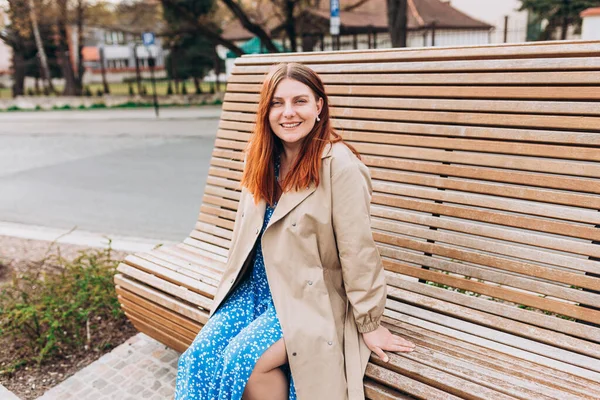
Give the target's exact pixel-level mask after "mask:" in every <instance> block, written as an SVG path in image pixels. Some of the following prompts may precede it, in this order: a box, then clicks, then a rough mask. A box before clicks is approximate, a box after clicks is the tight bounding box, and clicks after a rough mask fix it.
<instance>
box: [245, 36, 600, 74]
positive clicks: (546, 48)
mask: <svg viewBox="0 0 600 400" xmlns="http://www.w3.org/2000/svg"><path fill="white" fill-rule="evenodd" d="M598 47H600V45H599V44H598V41H589V42H580V41H571V42H568V41H564V42H562V43H560V44H558V42H555V43H550V42H547V43H544V44H541V45H540V44H537V43H536V44H534V43H531V42H529V43H525V42H524V43H519V44H514V43H511V44H509V45H498V44H493V45H478V46H448V47H445V46H444V47H431V48H426V49H423V48H405V49H400V50H399V49H397V48H394V49H369V50H368V51H366V50H359V51H357V50H345V51H344V50H342V51H327V52H312V53H287V54H286V53H277V54H264V55H245V56H242V57H239V58H237V59H236V60H235V67H236V68H237V67H241V66H249V65H261V64H262V65H265V64H268V65H270V64H277V63H281V62H300V63H303V64H306V65H309V66H310V65H312V64H317V63H318V64H324V63H331V64H334V63H335V64H338V63H355V62H365V61H369V62H372V63H380V62H388V61H414V60H427V61H437V60H440V61H442V60H470V59H477V60H487V59H506V58H516V59H523V58H545V59H549V58H563V57H590V56H597V55H598V54H599V49H598ZM458 49H460V50H458Z"/></svg>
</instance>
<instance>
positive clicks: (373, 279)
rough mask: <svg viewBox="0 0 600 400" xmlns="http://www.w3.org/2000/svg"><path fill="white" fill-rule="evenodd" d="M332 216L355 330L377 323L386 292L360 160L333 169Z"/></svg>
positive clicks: (366, 178) (367, 182)
mask: <svg viewBox="0 0 600 400" xmlns="http://www.w3.org/2000/svg"><path fill="white" fill-rule="evenodd" d="M331 186H332V219H333V229H334V233H335V238H336V243H337V248H338V254H339V259H340V263H341V267H342V275H343V279H344V287H345V290H346V295H347V296H348V300H349V301H350V304H351V305H352V309H353V313H354V318H355V320H356V325H357V327H358V331H359V332H361V333H366V332H371V331H373V330H375V329H377V327H378V326H379V321H380V319H381V316H382V315H383V311H384V309H385V301H386V295H387V289H386V283H385V275H384V270H383V265H382V262H381V257H380V255H379V251H378V250H377V247H376V245H375V241H374V240H373V234H372V233H371V214H370V203H371V194H372V186H371V176H370V174H369V170H368V168H367V167H366V166H365V165H364V164H363V163H362V162H360V161H358V160H356V162H352V163H349V164H348V165H343V166H342V167H341V168H340V169H339V170H337V171H332V178H331Z"/></svg>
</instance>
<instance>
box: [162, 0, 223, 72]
mask: <svg viewBox="0 0 600 400" xmlns="http://www.w3.org/2000/svg"><path fill="white" fill-rule="evenodd" d="M181 10H184V11H185V12H186V13H188V14H190V15H193V16H194V17H195V18H198V19H202V20H204V21H205V24H206V25H207V26H210V28H211V29H212V30H213V31H216V32H220V30H219V28H218V27H217V26H216V25H215V24H214V23H213V22H211V20H210V16H211V13H212V12H213V11H214V10H215V0H172V1H170V2H168V3H166V4H165V6H164V7H163V15H164V19H165V22H166V23H167V26H168V29H169V31H172V32H181V31H182V29H184V28H185V27H186V23H185V21H182V19H181V16H180V14H181ZM165 39H166V42H167V45H168V46H169V48H170V51H169V55H168V56H167V57H166V60H165V61H166V66H167V74H168V76H169V78H171V79H177V80H180V79H189V78H192V77H198V78H203V77H204V76H206V74H207V73H208V71H210V70H211V69H212V68H213V67H214V65H215V62H214V60H215V58H216V57H215V46H214V43H211V42H210V41H209V40H208V39H207V38H206V37H204V36H202V35H198V34H195V33H175V34H172V35H169V36H167V37H166V38H165ZM221 63H222V65H223V66H224V61H222V60H221Z"/></svg>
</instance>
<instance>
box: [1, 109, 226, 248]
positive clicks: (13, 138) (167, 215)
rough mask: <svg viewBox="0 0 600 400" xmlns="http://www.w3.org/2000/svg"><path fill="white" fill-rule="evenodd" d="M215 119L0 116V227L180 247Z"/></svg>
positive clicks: (191, 112)
mask: <svg viewBox="0 0 600 400" xmlns="http://www.w3.org/2000/svg"><path fill="white" fill-rule="evenodd" d="M220 113H221V110H220V108H219V107H198V108H170V109H163V110H161V118H160V119H156V118H155V117H154V111H153V110H152V109H136V110H93V111H92V110H89V111H74V110H69V111H48V112H5V113H0V222H12V223H20V224H29V225H37V226H44V227H50V228H58V229H65V230H69V229H71V228H73V227H77V228H78V229H81V230H85V231H89V232H96V233H101V234H105V235H108V236H110V235H119V236H135V237H140V238H149V239H157V240H158V241H160V240H167V241H181V240H182V239H184V238H185V237H186V236H187V235H188V234H189V232H190V231H191V230H192V229H193V227H194V224H195V221H196V218H197V216H198V210H199V207H200V204H201V199H202V193H203V190H204V184H205V181H206V176H207V173H208V165H209V160H210V155H211V152H212V147H213V144H214V139H215V135H216V132H217V126H218V123H219V117H220Z"/></svg>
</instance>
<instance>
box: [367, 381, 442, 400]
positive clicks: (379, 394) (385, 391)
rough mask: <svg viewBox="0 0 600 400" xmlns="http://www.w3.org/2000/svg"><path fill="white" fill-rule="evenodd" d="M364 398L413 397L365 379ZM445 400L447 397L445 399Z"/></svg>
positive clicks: (395, 399)
mask: <svg viewBox="0 0 600 400" xmlns="http://www.w3.org/2000/svg"><path fill="white" fill-rule="evenodd" d="M364 383H365V398H366V399H368V400H413V399H414V397H409V396H405V395H403V394H400V393H399V392H397V391H396V390H392V389H390V388H388V387H385V386H383V385H381V384H378V383H375V382H374V381H372V380H370V379H368V378H367V379H365V382H364ZM446 399H447V397H446Z"/></svg>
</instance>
